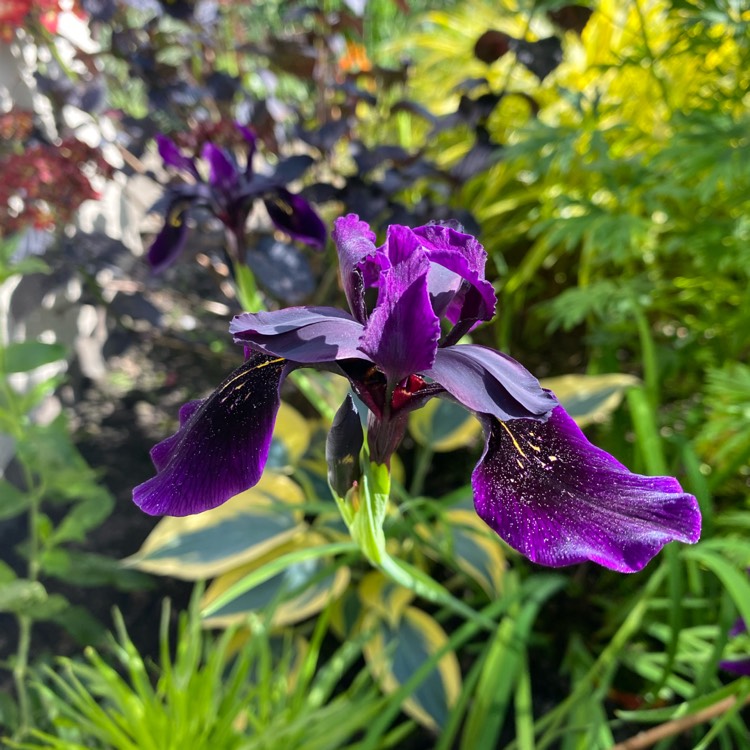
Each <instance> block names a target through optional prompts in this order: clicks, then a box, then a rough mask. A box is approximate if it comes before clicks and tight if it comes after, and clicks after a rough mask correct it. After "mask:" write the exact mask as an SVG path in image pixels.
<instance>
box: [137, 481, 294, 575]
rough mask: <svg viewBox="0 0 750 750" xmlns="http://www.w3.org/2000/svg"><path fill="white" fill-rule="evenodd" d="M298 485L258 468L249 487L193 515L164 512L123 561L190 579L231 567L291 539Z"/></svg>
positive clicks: (148, 569) (140, 567)
mask: <svg viewBox="0 0 750 750" xmlns="http://www.w3.org/2000/svg"><path fill="white" fill-rule="evenodd" d="M303 500H304V495H303V493H302V490H301V489H300V487H299V485H297V484H296V483H295V482H293V481H292V480H291V479H289V478H287V477H285V476H282V475H280V474H273V473H267V474H264V475H263V477H262V478H261V480H260V482H258V484H256V485H255V487H252V488H251V489H249V490H247V491H245V492H242V493H241V494H239V495H236V496H235V497H233V498H232V499H231V500H229V501H228V502H226V503H224V505H220V506H219V507H218V508H214V509H213V510H209V511H206V512H205V513H200V514H198V515H194V516H184V517H181V518H172V517H166V518H162V520H161V521H159V523H158V524H157V525H156V527H155V528H154V530H153V531H152V532H151V534H149V536H148V538H147V539H146V541H145V542H144V543H143V546H142V547H141V549H140V550H138V552H136V553H135V554H134V555H132V556H131V557H129V558H127V559H126V560H125V561H124V563H125V565H127V566H130V567H134V568H138V569H139V570H145V571H147V572H149V573H155V574H157V575H164V576H173V577H175V578H184V579H187V580H190V581H197V580H203V579H206V578H212V577H214V576H217V575H219V574H221V573H224V572H225V571H227V570H232V569H233V568H236V567H237V566H238V565H242V564H243V563H246V562H248V561H250V560H253V559H255V558H257V557H260V556H261V555H264V554H265V553H266V552H268V551H269V550H272V549H273V548H275V547H278V546H279V545H281V544H284V543H285V542H287V541H289V540H290V539H292V538H293V537H294V536H295V535H297V534H300V533H302V532H303V531H305V529H306V528H307V526H306V524H304V523H303V520H302V519H303V514H302V511H301V510H300V509H299V507H298V506H299V505H300V504H301V503H302V501H303Z"/></svg>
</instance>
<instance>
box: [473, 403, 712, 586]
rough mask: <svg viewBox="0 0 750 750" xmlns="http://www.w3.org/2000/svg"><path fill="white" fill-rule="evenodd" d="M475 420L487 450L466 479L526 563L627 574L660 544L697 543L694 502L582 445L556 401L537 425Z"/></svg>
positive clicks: (663, 481)
mask: <svg viewBox="0 0 750 750" xmlns="http://www.w3.org/2000/svg"><path fill="white" fill-rule="evenodd" d="M483 422H484V425H485V431H486V441H487V442H486V447H485V451H484V455H483V456H482V459H481V460H480V462H479V464H478V465H477V467H476V469H475V470H474V473H473V475H472V486H473V489H474V504H475V507H476V510H477V513H478V514H479V515H480V517H481V518H482V519H484V521H485V522H486V523H487V524H488V525H489V526H490V527H491V528H492V529H494V530H495V531H496V532H497V533H498V534H499V535H500V536H501V537H502V538H503V539H504V540H505V541H506V542H507V543H508V544H509V545H510V546H511V547H513V548H514V549H516V550H518V551H519V552H520V553H521V554H523V555H525V556H526V557H528V558H529V559H530V560H533V561H534V562H537V563H540V564H542V565H549V566H552V567H558V566H562V565H570V564H572V563H580V562H583V561H585V560H591V561H593V562H596V563H599V564H600V565H603V566H605V567H607V568H611V569H613V570H617V571H620V572H623V573H630V572H634V571H638V570H640V569H641V568H643V566H644V565H646V563H647V562H648V561H649V560H650V559H651V558H652V557H653V556H654V555H655V554H656V553H657V552H658V551H659V550H660V549H661V548H662V547H663V546H664V545H665V544H666V543H667V542H671V541H673V540H679V541H682V542H689V543H693V542H696V541H697V540H698V538H699V536H700V512H699V510H698V504H697V502H696V500H695V498H694V497H692V496H691V495H688V494H686V493H684V492H683V491H682V489H681V488H680V485H679V484H678V482H677V480H675V479H672V478H671V477H645V476H640V475H638V474H633V473H631V472H630V471H628V469H627V468H625V467H624V466H623V465H622V464H621V463H619V462H618V461H617V460H616V459H615V458H614V457H612V456H610V455H609V454H608V453H605V452H604V451H603V450H600V449H599V448H596V447H595V446H593V445H592V444H591V443H589V441H588V440H587V439H586V437H585V436H584V435H583V433H582V432H581V430H580V429H579V428H578V426H577V425H576V424H575V422H574V421H573V420H572V419H571V418H570V417H569V416H568V415H567V414H566V413H565V411H564V409H563V408H562V407H559V406H558V407H557V408H556V409H555V410H554V411H553V412H552V414H551V416H550V418H549V419H548V420H547V421H546V422H539V421H534V420H528V419H518V420H512V421H509V422H500V421H498V420H496V419H493V418H490V417H483Z"/></svg>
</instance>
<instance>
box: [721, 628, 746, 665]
mask: <svg viewBox="0 0 750 750" xmlns="http://www.w3.org/2000/svg"><path fill="white" fill-rule="evenodd" d="M745 633H747V625H746V623H745V621H744V620H743V619H742V618H740V619H739V620H737V622H735V624H734V625H733V626H732V629H731V630H730V631H729V637H730V639H732V638H737V637H738V636H741V635H743V634H745ZM719 666H720V667H721V668H722V669H723V670H725V671H727V672H733V673H734V674H736V675H740V676H742V677H750V656H744V657H742V656H741V657H739V658H736V657H735V658H731V659H722V660H721V661H720V662H719Z"/></svg>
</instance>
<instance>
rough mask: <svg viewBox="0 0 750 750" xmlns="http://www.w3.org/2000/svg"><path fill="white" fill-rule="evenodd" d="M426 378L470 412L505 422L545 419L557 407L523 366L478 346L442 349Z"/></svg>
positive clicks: (553, 400)
mask: <svg viewBox="0 0 750 750" xmlns="http://www.w3.org/2000/svg"><path fill="white" fill-rule="evenodd" d="M424 374H425V375H427V377H429V378H432V379H433V380H434V381H436V382H437V383H440V385H442V386H443V388H445V390H446V391H448V393H450V394H451V395H452V396H453V397H454V398H455V399H456V401H458V402H459V403H461V404H463V405H464V406H465V407H466V408H467V409H470V410H471V411H473V412H478V413H481V414H491V415H492V416H493V417H497V418H498V419H502V420H507V419H516V418H519V417H537V418H540V417H544V416H545V415H547V414H548V413H549V412H550V411H551V410H552V409H553V408H554V407H555V406H556V405H557V401H556V400H555V398H554V396H552V394H551V393H549V391H545V390H544V389H543V388H542V387H541V385H539V381H538V380H537V379H536V378H535V377H534V376H533V375H532V374H531V373H530V372H529V371H528V370H527V369H526V368H525V367H524V366H523V365H521V364H519V363H518V362H516V361H515V360H514V359H512V358H511V357H509V356H508V355H507V354H502V353H500V352H496V351H494V350H493V349H488V348H487V347H484V346H479V345H477V344H457V345H455V346H449V347H447V348H445V349H438V352H437V356H436V357H435V363H434V364H433V365H432V367H431V368H430V369H429V370H425V372H424Z"/></svg>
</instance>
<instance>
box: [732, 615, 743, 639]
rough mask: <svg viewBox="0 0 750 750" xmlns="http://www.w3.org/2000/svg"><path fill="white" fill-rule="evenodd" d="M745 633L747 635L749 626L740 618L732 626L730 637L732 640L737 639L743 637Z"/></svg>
mask: <svg viewBox="0 0 750 750" xmlns="http://www.w3.org/2000/svg"><path fill="white" fill-rule="evenodd" d="M743 633H747V625H746V624H745V621H744V620H743V619H742V618H741V617H739V618H737V621H736V622H735V623H734V625H732V628H731V630H730V631H729V637H730V638H736V637H737V636H738V635H742V634H743Z"/></svg>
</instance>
